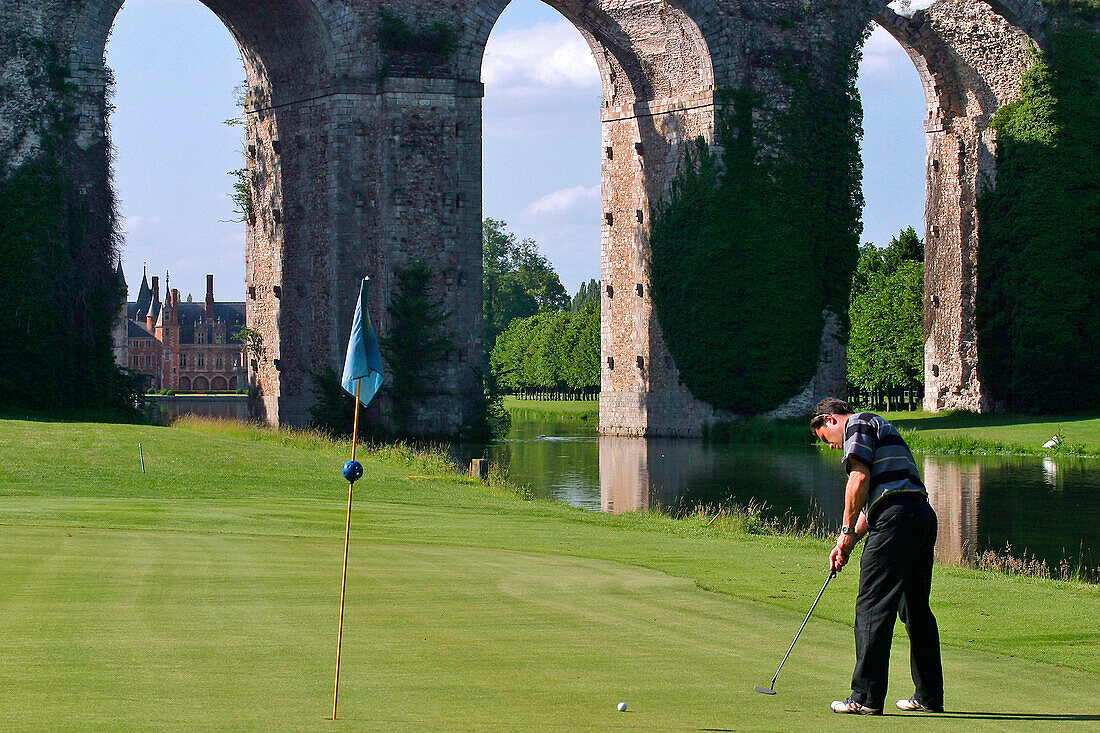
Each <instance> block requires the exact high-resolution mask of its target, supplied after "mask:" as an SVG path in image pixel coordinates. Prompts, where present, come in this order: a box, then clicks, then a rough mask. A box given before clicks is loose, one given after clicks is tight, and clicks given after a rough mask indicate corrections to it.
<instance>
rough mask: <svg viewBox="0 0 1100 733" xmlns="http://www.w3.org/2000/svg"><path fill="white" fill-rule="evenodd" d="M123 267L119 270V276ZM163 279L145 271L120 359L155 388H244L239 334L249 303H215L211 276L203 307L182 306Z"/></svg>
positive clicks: (122, 336) (119, 342) (119, 341)
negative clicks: (161, 283) (235, 335)
mask: <svg viewBox="0 0 1100 733" xmlns="http://www.w3.org/2000/svg"><path fill="white" fill-rule="evenodd" d="M121 276H122V268H121V265H119V277H120V278H121ZM164 288H165V294H164V300H163V301H162V300H161V297H160V279H159V278H158V277H157V276H155V275H154V276H153V277H152V284H151V285H150V282H149V279H148V278H147V277H146V274H145V272H144V271H143V272H142V275H141V286H140V287H139V289H138V296H137V300H136V301H132V302H128V303H127V304H126V312H125V323H124V324H121V325H124V326H125V332H124V333H123V331H122V329H121V328H119V329H117V330H116V350H115V354H116V359H117V360H118V361H119V363H120V364H122V365H123V366H126V367H128V368H129V369H131V370H133V371H135V372H138V373H140V374H144V375H146V376H147V377H148V378H149V384H148V386H149V388H150V389H171V390H179V391H182V392H187V391H195V392H206V391H224V390H235V389H238V388H241V389H244V388H246V387H247V385H248V380H247V378H246V372H245V362H244V345H243V343H242V342H241V341H240V340H239V339H236V338H234V336H233V335H234V334H235V333H237V332H238V331H239V330H240V329H241V328H243V327H244V323H245V321H244V302H229V303H226V302H223V303H218V302H215V300H214V276H213V275H207V276H206V299H205V301H204V302H202V303H189V302H181V301H180V293H179V290H174V289H172V290H170V289H169V288H168V277H167V276H165V285H164Z"/></svg>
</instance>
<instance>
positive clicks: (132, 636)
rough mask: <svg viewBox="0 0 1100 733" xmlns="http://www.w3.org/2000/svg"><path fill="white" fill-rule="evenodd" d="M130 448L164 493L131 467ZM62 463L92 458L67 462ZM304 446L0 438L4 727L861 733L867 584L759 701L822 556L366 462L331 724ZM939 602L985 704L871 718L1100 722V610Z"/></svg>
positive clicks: (82, 430)
mask: <svg viewBox="0 0 1100 733" xmlns="http://www.w3.org/2000/svg"><path fill="white" fill-rule="evenodd" d="M135 438H140V439H142V440H144V441H145V446H146V456H147V461H148V467H149V471H150V472H149V474H140V473H135V470H134V466H132V465H131V464H132V463H133V461H132V456H131V455H130V453H131V452H132V451H131V448H132V447H133V446H134V444H135V443H136V440H135ZM69 443H71V444H75V445H78V446H80V450H76V451H72V452H71V453H69V454H68V457H67V459H66V470H65V471H60V472H59V471H55V470H52V466H53V465H54V460H55V459H54V458H53V456H55V455H65V453H64V451H63V447H64V445H66V444H69ZM291 443H293V441H287V440H284V439H283V438H279V439H278V440H268V439H266V438H263V436H257V435H251V434H248V435H245V436H244V437H241V436H234V435H227V434H224V433H217V432H214V433H211V434H205V433H202V432H196V431H193V430H181V429H154V428H135V427H133V426H81V425H64V424H32V423H24V422H5V421H0V558H2V563H0V659H2V660H3V663H2V664H0V711H2V714H3V718H2V719H0V728H2V729H4V730H27V731H42V730H58V731H72V730H97V731H100V730H187V731H197V730H201V731H214V730H227V731H234V730H237V731H257V730H286V731H303V730H318V731H328V730H337V729H338V730H379V731H394V730H409V731H425V730H446V731H463V730H471V731H518V730H523V731H529V730H553V731H573V730H577V731H603V730H637V731H672V730H700V729H703V730H741V731H746V730H748V731H791V730H797V729H800V728H805V729H807V730H815V731H817V730H821V731H829V730H837V731H840V730H844V731H847V730H851V728H852V726H853V724H854V723H855V721H852V720H851V719H850V718H849V717H847V716H843V717H842V716H836V715H834V714H832V713H831V712H829V711H828V703H829V701H830V700H832V699H834V698H837V697H843V696H845V694H846V688H847V682H848V680H849V678H850V675H851V666H852V661H853V660H852V655H853V644H852V631H851V626H850V620H851V614H852V610H851V609H852V603H853V597H854V591H855V575H854V574H851V573H845V574H842V575H841V576H840V577H839V578H838V579H837V580H836V581H834V582H833V583H831V584H830V586H829V588H828V590H827V591H826V593H825V595H824V597H823V598H822V600H821V603H820V605H819V606H818V609H817V611H816V612H815V617H814V618H813V619H811V620H810V623H809V624H808V626H807V627H806V630H805V631H804V632H803V634H802V636H801V638H800V639H799V642H798V646H797V647H796V648H795V650H794V652H793V653H792V655H791V658H790V659H789V660H788V661H787V664H786V666H785V667H784V669H783V672H782V675H781V676H780V678H779V680H778V682H777V683H776V689H777V690H778V692H779V694H778V695H777V696H774V697H771V696H764V695H760V694H758V693H756V692H754V691H753V689H752V688H753V686H754V685H763V684H768V683H769V682H770V680H771V677H772V674H774V672H775V668H776V666H777V665H778V664H779V661H780V660H781V659H782V657H783V654H784V652H786V650H787V647H788V646H789V644H790V641H791V639H792V638H793V636H794V633H795V631H796V630H797V629H798V626H799V624H800V623H801V622H802V618H803V617H804V615H805V612H806V609H807V608H808V607H809V604H810V602H811V601H812V600H813V597H814V595H815V594H816V592H817V590H818V589H819V588H820V585H821V582H822V580H823V578H824V575H823V562H824V546H823V543H822V542H821V541H819V540H813V539H809V538H790V537H761V536H749V535H743V534H735V533H730V532H727V531H723V530H719V529H718V527H719V526H720V525H718V524H716V525H715V526H712V527H704V526H703V523H702V522H700V523H699V526H698V527H695V526H694V525H692V524H691V523H690V522H680V523H677V522H673V521H672V520H668V519H666V518H663V517H655V516H649V515H636V516H621V517H614V516H607V515H599V514H595V513H585V512H580V511H575V510H571V509H568V508H565V507H561V506H555V505H550V504H546V503H540V502H527V501H523V500H521V499H518V498H516V497H514V496H511V495H509V494H507V493H506V492H501V491H499V490H495V489H491V488H485V487H484V486H481V485H479V484H476V483H472V482H469V481H465V480H463V479H459V478H457V477H455V476H453V475H445V474H442V473H440V472H439V470H438V469H433V468H432V466H431V465H428V464H427V463H423V462H421V463H417V462H416V461H415V460H414V461H411V462H410V460H407V459H405V458H400V457H398V458H393V457H390V458H387V459H381V458H378V457H377V456H373V455H369V454H368V455H366V456H363V460H364V464H365V465H366V468H367V478H365V479H364V480H363V481H361V482H360V483H359V484H357V497H358V498H357V501H356V505H355V515H354V521H353V528H352V547H351V556H350V561H349V580H348V598H347V610H346V617H345V633H344V650H343V674H342V684H341V697H340V717H341V719H340V720H339V721H336V722H333V721H331V720H326V718H327V717H328V716H330V715H331V705H332V698H331V695H332V675H333V665H334V662H335V642H336V616H337V606H338V596H339V571H340V559H341V554H342V549H343V545H342V541H343V519H344V506H343V501H344V496H343V495H344V492H345V490H346V485H344V486H341V485H340V482H339V481H338V480H336V479H333V478H332V475H335V474H336V470H337V469H338V467H339V465H340V463H342V460H341V456H340V455H339V454H338V452H337V451H336V450H335V449H333V448H332V447H329V448H325V447H324V446H321V447H305V448H304V447H301V446H295V445H293V444H291ZM28 448H33V450H28ZM433 471H434V473H433ZM426 475H427V476H429V477H428V478H423V477H424V476H426ZM701 586H705V587H707V588H711V589H713V590H715V591H721V592H713V591H711V590H704V589H703V587H701ZM933 593H934V596H933V604H934V607H935V608H936V610H937V612H938V614H939V617H940V621H941V629H942V631H943V635H944V638H945V641H946V642H947V645H946V646H945V648H944V662H945V673H946V677H947V688H948V697H947V704H948V707H949V708H950V709H951V710H954V711H963V712H952V713H948V714H947V715H943V716H921V715H906V716H904V718H905V720H902V717H903V716H902V715H901V714H900V713H899V714H896V715H890V716H887V717H885V718H881V719H874V720H867V721H866V722H861V723H860V725H864V726H867V727H869V728H871V729H874V730H882V729H887V728H889V729H897V728H898V727H901V726H903V727H904V730H906V731H909V730H926V729H927V730H936V731H945V730H947V731H954V730H963V729H965V730H997V731H1002V730H1018V731H1032V730H1035V729H1037V728H1039V727H1041V728H1042V729H1043V730H1044V731H1045V730H1085V729H1091V728H1092V727H1095V724H1096V722H1100V702H1098V701H1100V674H1098V673H1097V669H1098V668H1100V663H1098V661H1097V657H1098V648H1100V634H1098V633H1097V628H1096V618H1097V608H1100V589H1097V588H1096V587H1094V586H1093V587H1089V586H1080V585H1073V584H1064V583H1051V582H1040V581H1032V580H1027V579H1020V578H1009V577H1005V576H996V575H992V574H989V573H977V572H974V571H965V570H959V569H949V568H938V569H937V580H936V581H935V586H934V591H933ZM964 647H971V648H964ZM994 652H1004V653H994ZM1012 654H1019V655H1020V656H1017V657H1014V656H1011V655H1012ZM1024 656H1026V657H1027V658H1026V659H1025V658H1023V657H1024ZM906 657H907V642H906V641H905V639H904V637H903V636H899V637H898V639H897V641H896V647H895V653H894V667H893V670H892V679H893V680H894V683H893V685H892V691H891V702H892V701H893V700H894V699H897V698H901V697H907V696H908V695H909V693H910V692H911V690H910V683H909V680H908V669H907V667H908V665H907V659H906ZM1059 665H1065V666H1059ZM620 701H625V702H626V703H627V704H628V706H629V709H628V711H627V712H626V713H619V712H617V711H616V710H615V705H616V703H618V702H620Z"/></svg>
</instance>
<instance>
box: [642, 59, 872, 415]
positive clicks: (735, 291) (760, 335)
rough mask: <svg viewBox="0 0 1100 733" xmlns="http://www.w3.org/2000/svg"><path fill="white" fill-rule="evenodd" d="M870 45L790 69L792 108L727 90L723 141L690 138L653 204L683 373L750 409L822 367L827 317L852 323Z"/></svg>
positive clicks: (700, 390) (672, 345) (661, 282)
mask: <svg viewBox="0 0 1100 733" xmlns="http://www.w3.org/2000/svg"><path fill="white" fill-rule="evenodd" d="M857 63H858V52H857V53H856V54H853V55H852V56H851V57H850V58H847V59H844V60H843V61H842V62H841V63H839V64H838V65H837V68H834V69H832V70H831V72H830V71H826V72H824V73H821V74H818V75H816V76H815V75H812V74H811V73H810V72H808V71H806V70H805V69H804V67H798V66H796V65H794V64H792V65H791V67H790V68H788V69H787V70H786V71H785V72H784V74H783V76H784V81H785V82H786V86H787V88H788V89H789V95H788V97H787V99H786V100H785V101H786V104H785V109H782V110H781V111H774V110H775V109H776V108H777V107H781V106H782V105H776V104H774V100H772V101H773V104H771V105H765V100H764V99H763V97H762V96H761V95H758V94H756V93H754V92H753V91H751V90H735V91H732V92H726V93H724V94H720V95H719V101H720V104H719V105H718V106H717V110H716V142H717V146H715V147H711V146H709V145H708V144H707V143H706V142H705V141H703V140H702V139H699V140H697V141H695V143H694V145H693V146H689V149H688V152H687V153H686V154H685V157H684V160H683V164H682V167H681V172H680V175H679V176H678V177H677V179H676V180H675V181H674V182H673V183H672V186H671V189H670V192H669V196H668V198H667V200H666V201H664V202H662V203H659V204H657V205H655V206H654V207H653V211H652V213H651V222H652V226H651V234H650V248H651V254H650V283H651V292H652V295H653V302H654V308H655V310H656V313H657V317H658V320H659V322H660V324H661V330H662V333H663V334H664V337H665V341H666V343H667V344H668V348H669V351H670V352H671V354H672V356H673V358H674V360H675V362H676V366H677V368H678V370H679V373H680V378H681V380H682V381H683V383H684V384H685V385H686V386H687V387H688V389H690V390H691V392H692V393H693V394H694V395H695V396H697V397H699V398H700V399H703V400H705V401H707V402H709V403H711V404H713V405H715V406H716V407H720V408H724V409H727V410H731V411H734V412H737V413H741V414H751V413H759V412H763V411H766V410H769V409H771V408H774V407H776V406H778V405H780V404H781V403H782V402H783V401H785V400H786V399H789V398H790V397H792V396H794V395H795V394H797V393H798V392H799V391H801V390H802V389H803V388H804V387H805V385H806V384H807V383H808V382H809V380H810V379H811V378H812V377H813V376H814V374H815V372H816V371H817V364H818V355H819V350H820V348H821V340H822V331H823V327H824V324H825V320H824V314H825V313H826V312H832V313H833V314H836V315H837V316H838V317H839V319H840V325H841V330H842V332H843V333H846V330H847V325H846V314H847V308H848V289H849V284H850V283H851V275H852V271H853V270H854V268H855V263H856V259H857V256H858V254H857V250H858V243H859V233H860V231H861V224H860V211H861V209H862V204H863V200H862V193H861V191H860V171H861V163H860V158H859V139H860V137H861V134H862V133H861V122H862V112H861V108H860V104H859V97H858V93H857V91H856V89H855V78H856V65H857Z"/></svg>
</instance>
